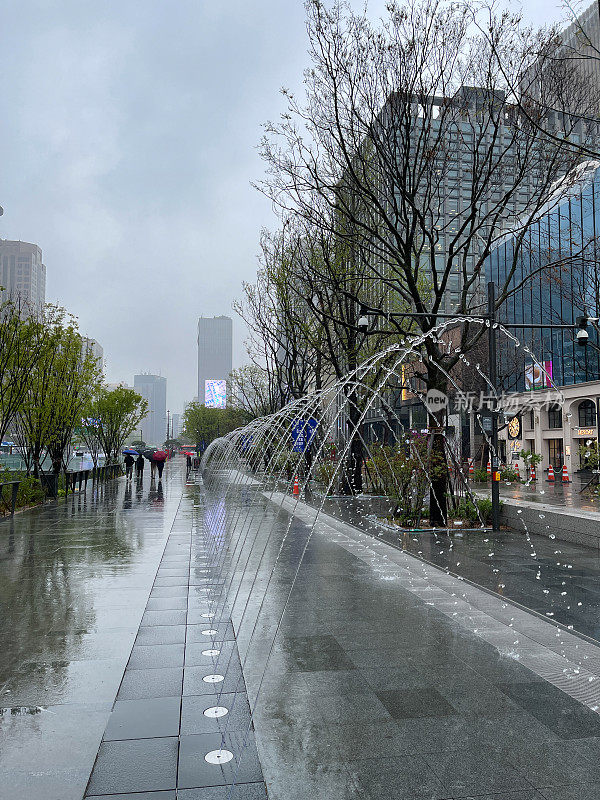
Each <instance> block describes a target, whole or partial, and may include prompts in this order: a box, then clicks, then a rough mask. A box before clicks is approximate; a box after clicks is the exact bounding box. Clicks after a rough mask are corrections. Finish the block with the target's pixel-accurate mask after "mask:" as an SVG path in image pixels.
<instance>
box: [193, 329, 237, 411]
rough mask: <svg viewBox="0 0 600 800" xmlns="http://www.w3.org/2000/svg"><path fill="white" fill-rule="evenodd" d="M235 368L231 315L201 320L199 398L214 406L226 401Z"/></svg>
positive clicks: (222, 406) (222, 405) (216, 406)
mask: <svg viewBox="0 0 600 800" xmlns="http://www.w3.org/2000/svg"><path fill="white" fill-rule="evenodd" d="M231 369H232V323H231V317H223V316H221V317H200V319H199V320H198V400H199V402H200V403H202V404H204V405H207V406H212V407H213V408H224V407H225V404H226V402H227V397H226V381H227V379H228V378H229V373H230V372H231Z"/></svg>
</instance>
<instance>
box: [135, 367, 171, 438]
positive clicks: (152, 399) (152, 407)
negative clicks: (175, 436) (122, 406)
mask: <svg viewBox="0 0 600 800" xmlns="http://www.w3.org/2000/svg"><path fill="white" fill-rule="evenodd" d="M133 388H134V389H135V391H136V392H137V393H138V394H140V395H141V396H142V397H143V398H144V399H145V400H147V401H148V414H147V416H146V417H145V419H144V420H143V421H142V423H141V425H140V428H141V431H142V439H143V440H144V441H145V442H146V444H149V445H155V446H159V445H162V444H163V442H164V441H165V439H166V438H167V379H166V378H163V377H161V376H160V375H149V374H144V373H143V374H141V375H134V377H133Z"/></svg>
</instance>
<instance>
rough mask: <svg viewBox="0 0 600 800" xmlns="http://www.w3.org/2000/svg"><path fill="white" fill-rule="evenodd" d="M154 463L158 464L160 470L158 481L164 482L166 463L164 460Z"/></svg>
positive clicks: (157, 467)
mask: <svg viewBox="0 0 600 800" xmlns="http://www.w3.org/2000/svg"><path fill="white" fill-rule="evenodd" d="M153 463H154V464H156V469H157V470H158V480H159V481H162V473H163V469H164V468H165V462H164V460H162V461H154V462H153Z"/></svg>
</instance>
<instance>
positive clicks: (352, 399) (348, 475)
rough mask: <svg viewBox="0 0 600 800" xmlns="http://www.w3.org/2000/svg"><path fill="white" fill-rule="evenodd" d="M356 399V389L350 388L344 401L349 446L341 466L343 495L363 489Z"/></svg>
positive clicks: (357, 492) (358, 413)
mask: <svg viewBox="0 0 600 800" xmlns="http://www.w3.org/2000/svg"><path fill="white" fill-rule="evenodd" d="M357 400H358V398H357V396H356V390H355V389H352V390H351V392H350V394H349V395H348V398H347V401H346V403H347V416H348V422H347V427H348V437H349V438H350V446H349V447H348V452H347V453H346V460H345V463H344V464H343V467H342V484H341V493H342V494H343V495H355V494H360V493H361V492H362V490H363V479H362V465H363V461H364V448H363V443H362V439H361V436H360V430H359V420H360V410H359V408H358V407H357Z"/></svg>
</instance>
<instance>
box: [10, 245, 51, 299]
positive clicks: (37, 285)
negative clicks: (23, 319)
mask: <svg viewBox="0 0 600 800" xmlns="http://www.w3.org/2000/svg"><path fill="white" fill-rule="evenodd" d="M0 286H2V287H3V289H4V290H5V292H3V293H2V295H0V297H1V298H2V299H4V297H6V298H7V299H8V298H9V297H10V298H11V299H12V300H15V301H20V302H21V303H22V304H23V306H24V307H25V309H26V310H27V311H29V312H30V313H34V312H38V311H41V309H42V308H43V306H44V303H45V302H46V267H45V266H44V264H43V263H42V251H41V250H40V248H39V247H38V246H37V244H29V243H28V242H12V241H9V240H8V239H0Z"/></svg>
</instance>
